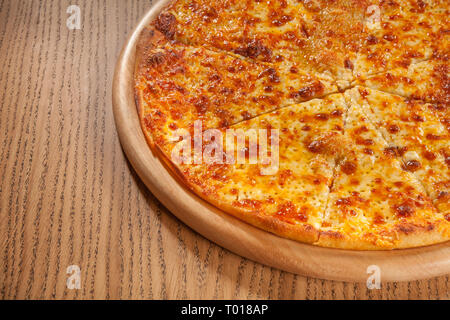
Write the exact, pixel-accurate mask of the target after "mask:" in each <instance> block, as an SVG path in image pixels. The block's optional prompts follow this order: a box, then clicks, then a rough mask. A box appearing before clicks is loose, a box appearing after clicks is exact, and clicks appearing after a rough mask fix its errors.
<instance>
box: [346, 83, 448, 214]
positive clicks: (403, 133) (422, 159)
mask: <svg viewBox="0 0 450 320" xmlns="http://www.w3.org/2000/svg"><path fill="white" fill-rule="evenodd" d="M346 95H347V96H349V97H351V99H352V101H354V103H355V104H358V105H359V106H361V108H363V110H364V112H365V113H366V115H367V117H368V118H369V119H371V121H372V123H373V124H374V125H375V126H376V127H377V128H378V129H379V130H380V132H381V134H382V136H383V137H384V139H385V140H386V141H387V143H388V144H389V149H387V150H386V152H389V153H392V154H393V155H398V156H400V157H401V159H402V162H403V164H402V165H403V169H404V170H405V171H409V172H412V173H414V174H415V175H416V177H417V178H418V179H419V180H420V181H421V183H422V184H423V186H424V187H425V189H426V191H427V193H428V195H429V196H430V197H431V199H432V200H433V202H434V204H435V205H436V207H437V208H438V209H439V211H440V212H441V213H443V214H445V215H448V214H449V213H450V169H449V168H450V158H449V155H450V150H449V131H448V130H447V129H446V128H445V126H444V125H443V124H442V123H441V122H440V119H439V118H438V117H437V116H436V114H435V113H434V111H433V107H432V106H431V105H430V104H427V103H422V102H419V101H412V100H407V99H405V98H403V97H400V96H395V95H391V94H388V93H384V92H381V91H377V90H372V89H368V88H355V89H352V90H351V91H348V92H346Z"/></svg>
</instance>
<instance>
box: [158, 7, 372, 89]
mask: <svg viewBox="0 0 450 320" xmlns="http://www.w3.org/2000/svg"><path fill="white" fill-rule="evenodd" d="M366 9H367V8H366V3H365V2H364V1H362V2H361V1H356V0H346V1H342V0H340V1H333V2H329V1H296V0H287V1H275V0H269V1H258V0H248V1H236V0H220V1H209V0H199V1H191V0H178V1H174V2H173V3H172V4H171V5H170V6H169V7H168V8H167V9H166V10H165V11H164V12H162V13H161V14H160V16H159V17H158V18H157V20H156V22H155V27H156V28H157V29H158V30H160V31H161V32H162V33H164V34H165V35H166V36H167V37H169V38H171V39H177V40H180V41H181V42H184V43H188V44H195V45H202V46H209V47H212V48H216V49H219V50H224V51H227V52H232V53H235V54H238V55H241V56H245V57H248V58H250V59H255V60H258V61H264V62H267V63H272V64H277V65H278V64H285V65H286V66H287V67H289V68H297V69H301V70H305V71H306V72H309V73H313V74H314V75H316V76H320V77H322V78H326V79H329V78H333V79H336V80H342V81H350V80H351V79H352V74H353V71H352V68H353V62H352V61H354V60H355V58H356V56H355V55H354V54H352V53H355V52H356V51H357V49H358V43H359V40H360V38H359V37H358V35H359V34H360V33H361V31H362V28H363V18H364V12H365V10H366ZM341 86H345V83H344V82H343V83H341Z"/></svg>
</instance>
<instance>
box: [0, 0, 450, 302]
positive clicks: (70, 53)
mask: <svg viewBox="0 0 450 320" xmlns="http://www.w3.org/2000/svg"><path fill="white" fill-rule="evenodd" d="M71 4H77V5H79V6H80V8H81V14H82V29H81V30H69V29H68V28H67V27H66V19H67V18H68V16H69V15H68V14H66V9H67V7H68V6H69V5H71ZM150 6H151V1H149V0H142V1H137V0H134V1H131V0H129V1H122V0H103V1H102V0H98V1H87V0H86V1H80V0H79V1H76V3H73V2H71V1H64V0H62V1H56V0H55V1H46V2H41V1H33V0H26V1H13V0H0V61H1V64H0V104H1V109H0V298H2V299H18V298H45V299H55V298H63V299H85V298H87V299H90V298H96V299H99V298H137V299H141V298H150V299H176V298H193V299H195V298H220V299H222V298H228V299H229V298H231V299H233V298H244V299H246V298H256V299H267V298H270V299H291V298H295V299H378V298H382V299H399V298H419V299H420V298H422V299H437V298H441V299H448V298H449V296H450V294H449V278H448V276H444V277H439V278H434V279H430V280H424V281H415V282H402V283H386V284H383V286H382V289H381V290H368V289H367V288H366V286H365V284H354V283H345V282H334V281H324V280H317V279H313V278H305V277H301V276H295V275H293V274H290V273H286V272H282V271H279V270H277V269H272V268H268V267H265V266H262V265H260V264H257V263H254V262H252V261H250V260H247V259H243V258H241V257H239V256H237V255H234V254H232V253H230V252H228V251H227V250H224V249H222V248H220V247H218V246H216V245H215V244H213V243H211V242H210V241H208V240H206V239H204V238H203V237H202V236H200V235H198V234H197V233H195V232H194V231H192V230H191V229H189V228H187V227H186V226H185V225H184V224H183V223H181V222H180V221H179V220H177V219H176V218H175V217H174V216H173V215H172V214H171V213H170V212H168V211H167V210H166V209H165V208H164V207H163V206H162V205H161V204H160V203H159V202H158V201H157V200H156V199H155V198H154V197H153V195H152V194H151V193H150V192H149V191H148V190H147V189H146V187H145V186H144V185H143V183H142V182H141V181H140V180H139V178H138V177H137V175H136V174H135V172H134V171H133V169H132V168H131V166H130V165H129V164H128V162H127V160H126V158H125V156H124V154H123V152H122V150H121V147H120V143H119V140H118V137H117V133H116V130H115V126H114V120H113V115H112V112H111V96H112V92H111V90H112V89H111V88H112V77H113V71H114V65H115V61H116V59H117V57H118V55H119V52H120V49H121V47H122V44H123V43H124V41H125V40H126V38H127V35H128V33H129V32H130V31H131V30H132V29H133V27H134V25H135V24H136V23H137V21H139V19H140V17H141V16H142V15H143V14H144V13H145V12H146V10H147V9H148V8H149V7H150ZM69 265H79V266H80V268H81V289H80V290H68V289H67V288H66V280H67V274H66V268H67V267H68V266H69Z"/></svg>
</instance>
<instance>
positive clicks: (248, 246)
mask: <svg viewBox="0 0 450 320" xmlns="http://www.w3.org/2000/svg"><path fill="white" fill-rule="evenodd" d="M167 2H168V1H167V0H162V1H158V2H157V3H156V4H155V5H154V6H153V7H152V8H151V9H150V11H149V12H148V13H147V14H146V15H145V17H144V18H143V19H142V20H141V22H140V23H139V25H138V26H137V27H136V28H135V29H134V31H133V33H132V35H131V36H130V38H129V40H128V42H127V43H126V45H125V47H124V49H123V51H122V53H121V56H120V58H119V61H118V62H117V66H116V70H115V75H114V83H113V109H114V117H115V121H116V127H117V131H118V133H119V137H120V140H121V143H122V146H123V149H124V151H125V153H126V154H127V156H128V159H129V160H130V162H131V164H132V165H133V167H134V169H135V170H136V172H137V173H138V174H139V176H140V177H141V179H142V180H143V181H144V183H145V184H146V185H147V187H148V188H149V189H150V190H151V191H152V193H153V194H154V195H155V196H156V197H157V198H158V199H159V200H160V201H161V202H162V203H163V204H164V205H165V206H166V207H167V208H168V209H169V210H170V211H171V212H172V213H173V214H175V215H176V216H177V217H178V218H179V219H181V220H182V221H183V222H184V223H186V224H187V225H188V226H190V227H191V228H192V229H194V230H196V231H197V232H199V233H200V234H202V235H203V236H205V237H206V238H208V239H210V240H211V241H214V242H215V243H217V244H219V245H220V246H222V247H224V248H227V249H228V250H230V251H232V252H235V253H236V254H239V255H241V256H244V257H247V258H249V259H251V260H254V261H258V262H260V263H262V264H266V265H269V266H272V267H276V268H279V269H282V270H286V271H289V272H293V273H297V274H301V275H305V276H311V277H316V278H322V279H328V280H342V281H358V282H362V281H366V280H367V278H368V277H369V274H368V273H367V268H368V267H369V266H371V265H377V266H378V267H379V268H380V270H381V280H382V281H383V282H384V281H408V280H419V279H425V278H431V277H435V276H441V275H444V274H449V273H450V244H449V243H448V242H447V243H444V244H440V245H434V246H429V247H423V248H417V249H406V250H395V251H377V252H370V251H346V250H338V249H328V248H321V247H316V246H312V245H307V244H302V243H299V242H295V241H291V240H288V239H283V238H280V237H278V236H275V235H273V234H271V233H268V232H265V231H263V230H260V229H257V228H255V227H252V226H251V225H248V224H246V223H244V222H242V221H240V220H238V219H236V218H234V217H232V216H231V215H228V214H226V213H224V212H222V211H220V210H218V209H217V208H215V207H213V206H211V205H209V204H208V203H207V202H205V201H203V200H202V199H200V198H199V197H197V196H196V195H195V194H193V193H192V192H190V191H189V190H188V189H186V188H185V187H184V186H183V185H181V184H180V183H179V182H178V181H177V180H176V179H175V178H174V177H173V176H172V175H171V173H170V172H169V171H168V170H167V169H166V167H165V166H164V165H163V163H162V162H161V161H160V160H159V159H158V158H157V157H156V155H154V154H153V153H152V152H151V150H150V148H149V146H148V145H147V142H146V140H145V138H144V135H143V133H142V131H141V127H140V124H139V120H138V114H137V110H136V105H135V101H134V91H133V84H134V81H133V72H134V61H135V50H136V41H137V38H138V36H139V33H140V31H141V30H142V29H143V28H144V27H145V26H146V25H147V24H148V23H150V21H152V20H153V18H154V17H155V16H156V15H157V14H158V13H159V12H160V11H161V9H162V8H163V7H164V6H165V4H166V3H167Z"/></svg>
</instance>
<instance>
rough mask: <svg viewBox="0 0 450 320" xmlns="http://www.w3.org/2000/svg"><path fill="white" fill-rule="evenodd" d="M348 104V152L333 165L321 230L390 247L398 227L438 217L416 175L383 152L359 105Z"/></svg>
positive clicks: (346, 125)
mask: <svg viewBox="0 0 450 320" xmlns="http://www.w3.org/2000/svg"><path fill="white" fill-rule="evenodd" d="M349 103H350V109H349V112H348V116H347V119H346V124H345V136H346V139H347V141H348V142H349V148H348V149H349V150H348V152H346V153H345V157H344V158H343V159H341V160H340V161H339V165H338V166H337V168H336V173H335V178H334V182H333V187H332V190H331V194H330V197H329V199H328V206H327V210H326V212H325V218H324V225H323V228H322V230H323V233H324V234H330V233H331V234H332V233H333V232H339V233H340V234H344V235H345V236H347V237H350V238H353V239H358V240H359V241H360V242H361V243H364V242H367V241H368V242H373V241H375V243H376V244H377V246H380V247H387V248H389V247H394V246H395V243H396V240H397V238H396V231H398V230H399V228H401V226H402V225H405V224H414V225H416V226H422V227H425V228H426V227H427V225H428V224H429V222H430V221H433V220H434V219H436V209H435V208H434V207H433V205H432V203H431V201H430V200H429V199H428V197H427V196H426V194H425V191H424V190H423V187H422V186H421V184H420V183H419V181H418V180H417V179H416V178H415V176H414V175H413V174H411V173H410V172H407V171H404V170H403V169H402V167H401V163H400V162H399V161H398V160H397V159H396V157H395V156H393V155H391V154H390V153H386V152H385V149H387V148H388V144H387V143H386V142H385V141H384V140H383V138H382V136H381V135H380V134H379V133H378V132H377V131H376V129H375V128H374V127H373V126H372V124H371V123H370V121H369V120H368V119H367V118H366V116H365V115H364V113H363V111H362V109H361V108H360V106H359V105H358V104H356V103H354V102H352V101H350V102H349Z"/></svg>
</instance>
